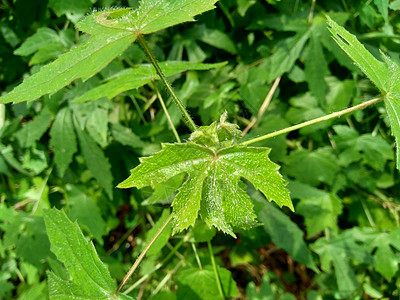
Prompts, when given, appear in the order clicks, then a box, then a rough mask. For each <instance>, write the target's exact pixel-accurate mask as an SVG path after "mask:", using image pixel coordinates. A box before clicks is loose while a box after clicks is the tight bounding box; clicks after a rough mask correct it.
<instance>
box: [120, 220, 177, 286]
mask: <svg viewBox="0 0 400 300" xmlns="http://www.w3.org/2000/svg"><path fill="white" fill-rule="evenodd" d="M173 217H174V213H171V214H170V215H169V217H168V218H167V219H166V220H165V222H164V224H162V226H161V227H160V229H158V231H157V233H156V234H155V235H154V236H153V238H152V239H151V241H150V242H149V243H148V244H147V245H146V247H145V248H144V249H143V251H142V253H140V255H139V257H138V258H137V259H136V261H135V263H134V264H133V265H132V267H131V269H130V270H129V271H128V273H126V275H125V277H124V279H122V281H121V283H120V285H119V287H118V289H117V293H120V292H121V290H122V289H123V287H124V286H125V284H126V283H127V282H128V280H129V278H131V276H132V274H133V272H135V270H136V268H137V267H138V266H139V264H140V262H141V261H142V260H143V258H144V256H145V255H146V253H147V251H149V249H150V247H151V246H152V245H153V244H154V242H155V241H156V240H157V239H158V237H159V236H160V234H161V232H162V231H163V230H164V229H165V227H167V225H168V223H169V222H170V221H171V220H172V218H173Z"/></svg>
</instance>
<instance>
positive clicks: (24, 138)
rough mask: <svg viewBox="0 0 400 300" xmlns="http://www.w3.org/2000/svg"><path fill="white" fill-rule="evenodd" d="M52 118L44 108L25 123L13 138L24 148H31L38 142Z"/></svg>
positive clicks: (46, 108)
mask: <svg viewBox="0 0 400 300" xmlns="http://www.w3.org/2000/svg"><path fill="white" fill-rule="evenodd" d="M52 120H53V116H52V114H51V112H50V110H49V109H48V107H47V106H45V107H44V108H43V109H42V111H41V112H40V114H38V115H37V116H36V117H35V118H34V119H33V120H32V121H29V122H28V123H26V124H25V125H24V126H23V127H22V129H21V130H19V131H18V132H16V133H15V136H16V137H17V139H18V140H19V142H20V143H21V146H22V147H24V148H27V147H31V146H32V145H33V143H34V142H36V141H37V140H39V139H40V138H41V137H42V135H43V134H44V133H45V132H46V131H47V129H48V128H49V126H50V123H51V121H52Z"/></svg>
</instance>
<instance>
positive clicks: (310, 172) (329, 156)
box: [285, 147, 339, 186]
mask: <svg viewBox="0 0 400 300" xmlns="http://www.w3.org/2000/svg"><path fill="white" fill-rule="evenodd" d="M285 169H286V172H287V174H288V175H290V176H293V177H295V178H296V179H297V180H299V181H301V182H304V183H308V184H310V185H312V186H317V185H318V184H319V183H321V182H324V183H327V184H332V183H333V181H334V179H335V176H336V173H337V172H338V170H339V166H338V165H337V163H336V157H335V155H334V154H333V151H332V149H331V148H328V147H326V148H319V149H317V150H316V151H313V152H311V151H308V150H305V149H303V150H298V151H294V152H292V153H291V154H290V155H289V157H288V158H287V166H286V167H285Z"/></svg>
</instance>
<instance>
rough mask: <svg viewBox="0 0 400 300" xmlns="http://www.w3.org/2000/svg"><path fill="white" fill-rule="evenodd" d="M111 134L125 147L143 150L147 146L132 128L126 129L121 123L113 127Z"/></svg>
mask: <svg viewBox="0 0 400 300" xmlns="http://www.w3.org/2000/svg"><path fill="white" fill-rule="evenodd" d="M111 133H112V135H113V137H114V139H115V140H116V141H117V142H119V143H121V144H122V145H124V146H130V147H132V148H143V147H144V146H145V145H146V143H144V142H143V141H142V140H141V139H140V138H139V137H138V136H137V135H135V134H134V133H133V132H132V130H131V129H130V128H128V127H125V126H123V125H122V124H120V123H116V124H112V125H111Z"/></svg>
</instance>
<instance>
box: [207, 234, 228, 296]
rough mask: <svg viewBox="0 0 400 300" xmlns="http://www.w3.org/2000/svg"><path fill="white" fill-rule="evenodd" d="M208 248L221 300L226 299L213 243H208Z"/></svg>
mask: <svg viewBox="0 0 400 300" xmlns="http://www.w3.org/2000/svg"><path fill="white" fill-rule="evenodd" d="M207 246H208V251H209V252H210V259H211V264H212V266H213V270H214V276H215V280H216V282H217V286H218V292H219V295H220V296H221V299H225V296H224V292H223V290H222V285H221V280H220V279H219V274H218V270H217V265H216V264H215V259H214V254H213V251H212V246H211V242H210V241H207Z"/></svg>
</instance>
